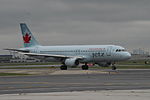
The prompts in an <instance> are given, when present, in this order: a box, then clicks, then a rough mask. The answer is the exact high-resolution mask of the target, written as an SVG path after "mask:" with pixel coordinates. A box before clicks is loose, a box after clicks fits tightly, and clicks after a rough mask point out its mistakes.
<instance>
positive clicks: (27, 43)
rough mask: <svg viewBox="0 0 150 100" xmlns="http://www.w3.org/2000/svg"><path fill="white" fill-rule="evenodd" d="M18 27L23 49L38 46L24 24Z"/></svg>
mask: <svg viewBox="0 0 150 100" xmlns="http://www.w3.org/2000/svg"><path fill="white" fill-rule="evenodd" d="M20 27H21V32H22V35H23V41H24V47H32V46H36V45H39V43H38V42H37V41H36V39H35V38H34V36H33V35H32V33H31V32H30V30H29V28H28V27H27V25H26V24H25V23H20Z"/></svg>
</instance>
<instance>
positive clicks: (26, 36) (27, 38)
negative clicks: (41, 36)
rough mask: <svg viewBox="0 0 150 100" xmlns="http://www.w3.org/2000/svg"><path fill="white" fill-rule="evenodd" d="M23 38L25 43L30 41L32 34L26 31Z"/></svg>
mask: <svg viewBox="0 0 150 100" xmlns="http://www.w3.org/2000/svg"><path fill="white" fill-rule="evenodd" d="M23 40H24V43H30V40H31V36H29V34H28V33H26V34H25V36H23Z"/></svg>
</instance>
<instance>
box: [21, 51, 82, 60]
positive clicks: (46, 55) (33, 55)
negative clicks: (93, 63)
mask: <svg viewBox="0 0 150 100" xmlns="http://www.w3.org/2000/svg"><path fill="white" fill-rule="evenodd" d="M20 53H21V54H23V55H27V56H31V57H36V56H37V57H38V56H39V57H54V58H77V59H84V57H82V56H66V55H55V54H39V53H23V52H20Z"/></svg>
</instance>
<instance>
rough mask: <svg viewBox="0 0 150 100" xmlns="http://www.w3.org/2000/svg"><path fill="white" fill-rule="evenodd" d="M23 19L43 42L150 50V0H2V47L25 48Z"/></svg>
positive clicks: (0, 40)
mask: <svg viewBox="0 0 150 100" xmlns="http://www.w3.org/2000/svg"><path fill="white" fill-rule="evenodd" d="M20 22H25V23H27V25H28V26H29V27H30V30H31V31H32V33H33V34H34V36H35V37H36V38H37V40H38V41H39V43H40V44H41V45H68V44H87V45H89V44H96V45H97V44H99V45H101V44H116V45H121V46H124V47H125V48H127V49H129V50H132V49H135V48H145V49H146V50H150V0H0V49H3V48H20V47H23V41H22V35H21V32H20V27H19V23H20ZM2 53H6V52H4V51H3V50H1V51H0V54H2Z"/></svg>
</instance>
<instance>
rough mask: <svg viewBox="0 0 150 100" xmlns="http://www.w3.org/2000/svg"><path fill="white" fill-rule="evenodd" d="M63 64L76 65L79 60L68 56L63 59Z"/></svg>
mask: <svg viewBox="0 0 150 100" xmlns="http://www.w3.org/2000/svg"><path fill="white" fill-rule="evenodd" d="M65 65H67V66H71V67H73V66H78V65H79V60H78V59H77V58H68V59H66V60H65Z"/></svg>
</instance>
